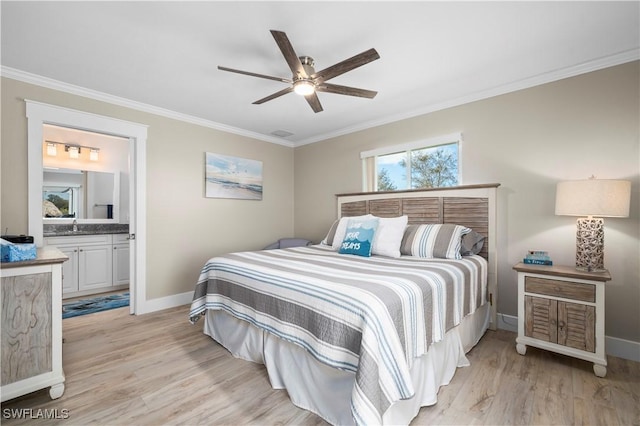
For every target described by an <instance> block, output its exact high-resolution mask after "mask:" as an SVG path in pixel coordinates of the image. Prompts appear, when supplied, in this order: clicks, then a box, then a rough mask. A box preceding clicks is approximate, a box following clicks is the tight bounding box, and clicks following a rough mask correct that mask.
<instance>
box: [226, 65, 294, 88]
mask: <svg viewBox="0 0 640 426" xmlns="http://www.w3.org/2000/svg"><path fill="white" fill-rule="evenodd" d="M218 69H219V70H221V71H229V72H235V73H238V74H244V75H250V76H251V77H259V78H266V79H267V80H275V81H281V82H283V83H288V84H291V83H292V82H293V81H292V80H290V79H288V78H281V77H271V76H270V75H264V74H256V73H254V72H249V71H241V70H234V69H233V68H227V67H221V66H219V65H218Z"/></svg>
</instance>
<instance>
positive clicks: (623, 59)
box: [295, 49, 640, 147]
mask: <svg viewBox="0 0 640 426" xmlns="http://www.w3.org/2000/svg"><path fill="white" fill-rule="evenodd" d="M637 60H640V49H632V50H627V51H624V52H621V53H618V54H615V55H611V56H606V57H604V58H599V59H595V60H593V61H588V62H584V63H582V64H578V65H575V66H572V67H567V68H562V69H558V70H554V71H551V72H547V73H543V74H538V75H536V76H533V77H529V78H526V79H522V80H517V81H514V82H511V83H509V84H504V85H501V86H496V87H492V88H490V89H487V90H483V91H479V92H475V93H470V94H468V95H465V96H461V97H459V98H455V99H450V100H447V101H443V102H438V103H434V104H430V105H427V106H424V107H422V108H420V109H417V110H413V111H408V112H405V113H402V114H396V115H391V116H388V117H384V118H383V119H380V120H374V121H369V122H366V123H361V124H358V125H356V126H351V127H345V128H343V129H338V130H336V131H334V132H330V133H325V134H322V135H318V136H316V137H313V138H308V139H305V140H302V141H299V142H296V144H295V146H296V147H298V146H302V145H307V144H311V143H316V142H321V141H324V140H327V139H330V138H335V137H339V136H344V135H347V134H350V133H355V132H358V131H362V130H367V129H370V128H372V127H377V126H382V125H385V124H389V123H394V122H396V121H401V120H406V119H408V118H414V117H418V116H420V115H425V114H429V113H432V112H435V111H440V110H443V109H447V108H452V107H456V106H460V105H464V104H468V103H471V102H475V101H480V100H483V99H487V98H492V97H494V96H499V95H504V94H506V93H510V92H516V91H518V90H523V89H528V88H531V87H534V86H539V85H541V84H546V83H552V82H554V81H558V80H562V79H565V78H569V77H575V76H577V75H580V74H586V73H589V72H592V71H598V70H601V69H604V68H609V67H613V66H616V65H622V64H625V63H627V62H632V61H637Z"/></svg>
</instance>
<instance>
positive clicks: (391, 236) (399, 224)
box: [371, 216, 409, 257]
mask: <svg viewBox="0 0 640 426" xmlns="http://www.w3.org/2000/svg"><path fill="white" fill-rule="evenodd" d="M408 221H409V218H408V217H407V216H398V217H380V218H378V230H377V231H376V234H375V237H374V239H373V250H372V251H371V253H372V254H379V255H381V256H389V257H400V244H401V243H402V237H403V235H404V230H405V228H406V227H407V223H408Z"/></svg>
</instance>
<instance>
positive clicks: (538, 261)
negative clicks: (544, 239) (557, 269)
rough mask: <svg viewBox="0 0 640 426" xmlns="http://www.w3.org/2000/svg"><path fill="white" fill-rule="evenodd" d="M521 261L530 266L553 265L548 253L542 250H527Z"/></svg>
mask: <svg viewBox="0 0 640 426" xmlns="http://www.w3.org/2000/svg"><path fill="white" fill-rule="evenodd" d="M522 261H523V262H524V263H528V264H530V265H553V262H552V261H551V257H549V252H546V251H543V250H529V251H528V252H527V255H526V256H525V257H524V259H523V260H522Z"/></svg>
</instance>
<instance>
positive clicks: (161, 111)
mask: <svg viewBox="0 0 640 426" xmlns="http://www.w3.org/2000/svg"><path fill="white" fill-rule="evenodd" d="M0 71H1V72H0V75H2V77H7V78H11V79H13V80H18V81H22V82H24V83H29V84H34V85H36V86H41V87H45V88H48V89H53V90H58V91H61V92H65V93H70V94H72V95H77V96H82V97H85V98H89V99H93V100H97V101H102V102H106V103H110V104H113V105H118V106H122V107H126V108H131V109H135V110H137V111H142V112H147V113H150V114H155V115H159V116H162V117H167V118H172V119H174V120H179V121H183V122H186V123H191V124H196V125H198V126H203V127H208V128H211V129H215V130H220V131H223V132H227V133H232V134H236V135H240V136H245V137H248V138H252V139H258V140H261V141H264V142H270V143H275V144H278V145H284V146H287V147H290V148H292V147H293V146H294V144H293V142H291V141H287V140H282V139H280V138H275V137H269V136H266V135H263V134H260V133H256V132H251V131H249V130H245V129H240V128H238V127H233V126H228V125H226V124H222V123H218V122H215V121H211V120H205V119H203V118H199V117H195V116H192V115H188V114H183V113H180V112H176V111H172V110H169V109H165V108H160V107H156V106H153V105H149V104H145V103H142V102H137V101H132V100H131V99H126V98H121V97H119V96H113V95H110V94H108V93H104V92H99V91H97V90H92V89H87V88H85V87H81V86H76V85H73V84H68V83H64V82H61V81H58V80H54V79H51V78H48V77H43V76H40V75H37V74H32V73H28V72H25V71H21V70H18V69H15V68H10V67H6V66H4V65H3V66H2V68H1V69H0Z"/></svg>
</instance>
